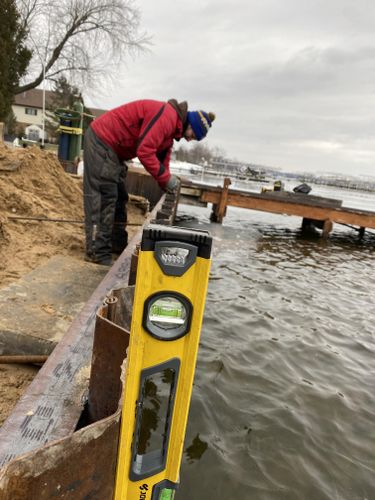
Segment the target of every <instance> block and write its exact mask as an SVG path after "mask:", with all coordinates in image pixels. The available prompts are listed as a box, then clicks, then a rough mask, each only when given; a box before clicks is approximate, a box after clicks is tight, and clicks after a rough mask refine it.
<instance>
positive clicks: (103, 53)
mask: <svg viewBox="0 0 375 500" xmlns="http://www.w3.org/2000/svg"><path fill="white" fill-rule="evenodd" d="M17 5H18V9H19V11H20V13H21V16H22V22H23V23H24V27H25V29H26V30H27V32H28V40H27V41H28V47H29V48H30V49H31V50H32V51H33V58H32V61H31V63H30V66H29V70H28V74H27V77H26V80H25V82H24V84H23V85H20V86H19V87H18V89H17V92H16V93H21V92H24V91H26V90H30V89H32V88H35V87H37V86H38V85H40V84H41V82H42V81H43V77H44V74H45V75H46V78H47V79H49V80H52V81H56V79H57V78H58V76H59V75H62V74H63V75H64V76H66V77H67V78H68V79H69V80H70V81H72V82H76V83H77V84H79V85H80V86H83V85H85V86H87V85H93V84H95V83H96V84H98V82H101V81H102V77H103V76H105V75H108V74H109V73H111V72H113V71H114V69H115V68H118V67H119V66H120V65H121V64H123V63H124V59H125V56H126V55H128V54H132V53H133V54H134V53H135V52H137V51H139V50H143V49H145V48H146V47H147V44H148V43H149V38H148V37H147V35H146V34H145V33H144V32H141V30H140V14H139V10H138V9H137V7H136V6H135V3H134V1H133V0H17Z"/></svg>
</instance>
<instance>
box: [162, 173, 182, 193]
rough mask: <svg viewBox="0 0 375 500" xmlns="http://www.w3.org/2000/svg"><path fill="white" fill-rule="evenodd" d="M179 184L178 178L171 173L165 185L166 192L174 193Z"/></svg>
mask: <svg viewBox="0 0 375 500" xmlns="http://www.w3.org/2000/svg"><path fill="white" fill-rule="evenodd" d="M179 185H180V179H179V178H178V177H177V176H176V175H173V174H172V175H171V176H170V178H169V180H168V182H167V184H166V186H165V190H166V191H167V193H174V192H175V191H177V189H178V186H179Z"/></svg>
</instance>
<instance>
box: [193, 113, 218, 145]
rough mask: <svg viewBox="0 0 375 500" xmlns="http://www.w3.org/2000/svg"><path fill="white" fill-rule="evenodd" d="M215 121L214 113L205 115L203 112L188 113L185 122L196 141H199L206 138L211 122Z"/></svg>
mask: <svg viewBox="0 0 375 500" xmlns="http://www.w3.org/2000/svg"><path fill="white" fill-rule="evenodd" d="M214 120H215V114H214V113H211V112H210V113H206V112H205V111H188V114H187V122H188V124H189V125H191V128H192V129H193V132H194V135H195V137H196V138H197V141H201V140H202V139H203V138H204V137H206V135H207V132H208V130H209V128H210V127H211V125H212V122H213V121H214Z"/></svg>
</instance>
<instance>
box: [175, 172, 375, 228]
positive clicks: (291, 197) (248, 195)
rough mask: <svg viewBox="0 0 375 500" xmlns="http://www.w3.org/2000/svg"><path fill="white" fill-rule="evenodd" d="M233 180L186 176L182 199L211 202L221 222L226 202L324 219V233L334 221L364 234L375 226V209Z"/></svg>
mask: <svg viewBox="0 0 375 500" xmlns="http://www.w3.org/2000/svg"><path fill="white" fill-rule="evenodd" d="M230 184H231V181H230V179H229V178H225V179H224V184H223V187H220V186H210V185H206V184H201V183H195V182H191V181H186V180H184V181H183V183H182V186H181V192H180V203H187V204H196V205H204V206H207V204H208V203H212V205H213V209H212V214H211V221H213V222H219V223H221V222H222V221H223V218H224V216H225V214H226V209H227V206H232V207H240V208H247V209H251V210H260V211H262V212H271V213H275V214H285V215H295V216H299V217H302V218H303V220H305V221H306V220H312V221H321V223H322V230H323V233H322V235H323V236H324V237H327V236H328V234H329V233H330V232H331V230H332V228H333V224H334V223H338V224H344V225H349V226H354V227H358V230H359V233H360V235H362V236H363V234H364V231H365V229H366V228H372V229H375V212H370V211H366V210H358V209H355V208H348V207H343V206H342V201H341V200H335V199H332V198H324V197H321V196H311V195H310V194H301V193H293V192H287V191H270V192H266V193H252V192H249V191H239V190H236V189H230V188H229V186H230Z"/></svg>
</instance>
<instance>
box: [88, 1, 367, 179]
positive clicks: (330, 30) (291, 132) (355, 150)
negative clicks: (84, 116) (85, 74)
mask: <svg viewBox="0 0 375 500" xmlns="http://www.w3.org/2000/svg"><path fill="white" fill-rule="evenodd" d="M141 8H142V10H143V19H144V26H145V28H146V29H147V30H148V31H149V32H150V33H151V34H153V37H154V38H153V43H154V45H153V48H152V52H151V53H149V54H144V55H142V56H140V57H139V58H138V59H136V60H134V61H131V62H129V64H128V66H127V68H126V69H124V72H123V74H122V77H121V79H120V82H121V84H120V85H118V86H117V90H116V92H115V93H113V95H110V96H107V97H103V98H102V99H103V101H102V103H101V104H100V106H106V107H114V106H117V105H120V104H122V103H123V102H127V101H130V100H133V99H137V98H155V99H161V100H165V99H168V98H170V97H176V98H177V99H187V100H188V101H189V105H190V108H191V109H197V108H198V109H199V108H200V109H205V110H207V111H210V110H212V111H215V112H216V113H217V120H216V121H215V124H214V126H213V128H212V131H210V134H209V137H208V139H207V140H208V142H209V144H210V145H212V146H219V147H221V148H222V149H224V150H225V151H226V153H227V154H228V155H230V156H233V157H236V158H238V159H242V160H243V161H248V162H254V163H255V162H257V163H262V164H269V165H281V166H285V167H290V168H293V169H300V168H301V169H303V170H306V169H310V170H312V171H314V170H315V169H317V168H318V166H319V168H318V169H319V171H321V170H324V169H327V170H330V171H332V170H336V171H337V172H348V173H349V172H350V171H351V170H356V171H358V170H359V171H360V172H363V174H364V175H365V174H369V173H371V172H372V173H374V172H375V169H374V167H373V165H375V149H374V148H373V146H374V142H373V140H372V136H373V135H374V133H375V126H374V117H373V115H374V112H373V110H372V108H373V101H374V93H375V32H374V26H375V4H371V3H369V2H367V1H365V0H357V1H356V2H353V1H352V0H330V1H329V2H327V1H326V0H324V1H323V0H315V1H314V2H311V1H309V0H283V1H282V2H281V1H280V0H263V1H262V2H258V1H255V0H234V1H232V2H227V1H224V0H216V1H214V0H201V1H198V0H192V1H190V2H182V1H180V0H174V1H172V0H159V1H158V2H145V3H142V5H141ZM97 101H98V97H96V105H98V103H97ZM374 175H375V173H374Z"/></svg>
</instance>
